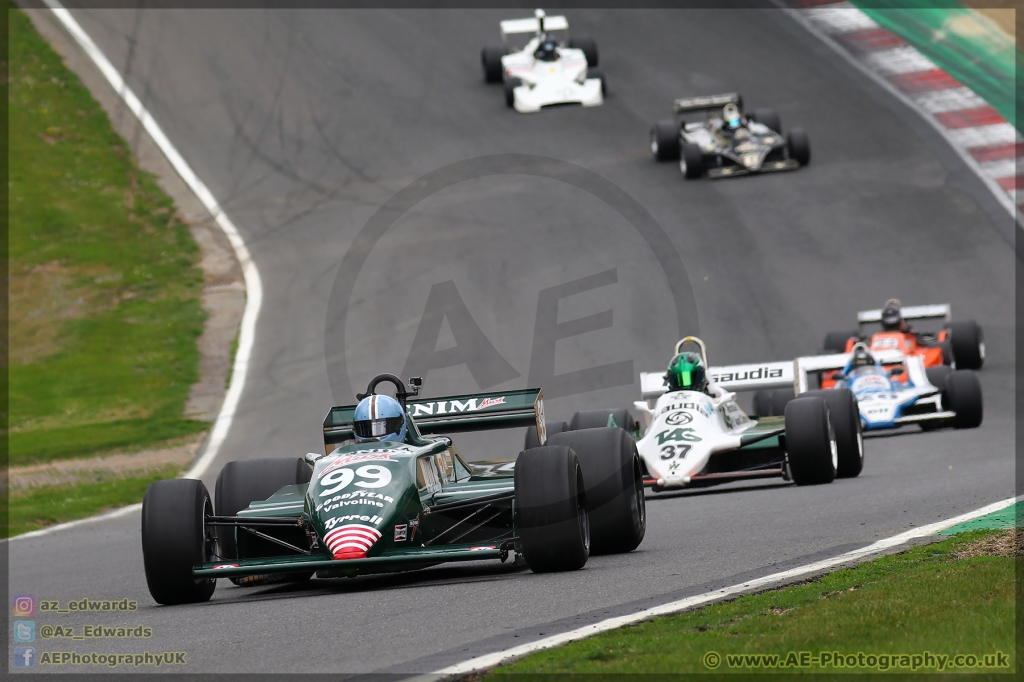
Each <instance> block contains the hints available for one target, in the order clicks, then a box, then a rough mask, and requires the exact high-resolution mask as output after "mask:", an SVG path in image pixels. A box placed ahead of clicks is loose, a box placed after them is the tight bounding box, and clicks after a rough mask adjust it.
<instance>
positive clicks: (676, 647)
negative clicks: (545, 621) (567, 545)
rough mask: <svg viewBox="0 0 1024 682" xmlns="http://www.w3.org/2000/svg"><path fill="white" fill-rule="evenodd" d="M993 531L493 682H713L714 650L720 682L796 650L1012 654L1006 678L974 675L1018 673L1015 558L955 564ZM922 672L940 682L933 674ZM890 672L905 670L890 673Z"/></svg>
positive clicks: (716, 608) (544, 658) (664, 624)
mask: <svg viewBox="0 0 1024 682" xmlns="http://www.w3.org/2000/svg"><path fill="white" fill-rule="evenodd" d="M996 532H1007V531H993V530H978V531H971V532H966V533H962V534H959V535H956V536H954V537H952V538H950V539H948V540H945V541H942V542H939V543H935V544H929V545H924V546H921V547H918V548H915V549H912V550H910V551H908V552H905V553H902V554H898V555H893V556H888V557H883V558H880V559H877V560H875V561H871V562H868V563H864V564H861V565H859V566H857V567H855V568H851V569H845V570H841V571H836V572H834V573H831V574H828V575H826V576H823V577H822V578H820V579H819V580H814V581H812V582H808V583H804V584H800V585H796V586H793V587H789V588H785V589H781V590H776V591H772V592H765V593H762V594H756V595H749V596H745V597H741V598H739V599H736V600H734V601H731V602H726V603H722V604H716V605H712V606H709V607H706V608H703V609H700V610H698V611H693V612H688V613H683V614H680V615H677V616H671V617H663V618H658V619H656V620H653V621H648V622H644V623H641V624H638V625H636V626H634V627H627V628H624V629H621V630H615V631H611V632H607V633H603V634H601V635H597V636H595V637H592V638H590V639H585V640H582V641H579V642H574V643H572V644H569V645H566V646H564V647H560V648H557V649H552V650H549V651H542V652H538V653H536V654H533V655H531V656H528V657H526V658H523V659H521V660H519V661H517V662H514V663H512V664H510V665H507V666H503V667H500V668H498V669H496V670H495V671H494V672H493V673H491V674H490V675H488V676H487V679H488V680H500V679H501V678H502V677H503V676H505V675H509V674H514V675H517V676H519V677H525V678H527V679H529V678H530V677H532V676H538V675H540V676H542V675H546V674H566V673H571V674H589V675H594V674H620V675H621V674H630V675H636V674H639V673H673V674H680V673H708V672H712V669H711V668H709V667H708V666H707V665H705V662H704V657H705V655H707V654H708V652H716V653H717V654H718V655H719V656H720V657H721V659H720V660H721V663H720V664H719V666H718V667H717V668H714V672H716V673H728V672H733V673H746V674H749V673H751V672H766V671H765V669H764V668H752V667H742V666H743V665H744V663H743V662H742V661H739V662H734V663H733V664H731V663H730V661H729V660H728V658H727V657H728V656H729V655H732V654H778V655H780V657H781V659H780V660H782V661H785V660H786V657H787V654H788V653H789V652H801V651H806V652H811V654H813V655H818V654H820V653H823V652H840V653H842V654H844V655H849V654H854V655H855V654H858V653H859V652H864V653H865V654H875V655H878V654H903V653H905V654H923V652H925V651H928V652H931V653H932V654H948V655H954V654H960V653H962V654H975V655H994V654H995V653H996V652H997V651H1001V652H1003V653H1004V654H1008V655H1009V666H1010V667H1009V668H1001V669H997V670H991V671H982V670H979V669H975V670H973V672H996V673H1007V672H1012V671H1013V670H1014V666H1015V659H1014V651H1015V648H1014V559H1011V558H1009V557H1001V556H978V557H975V558H956V557H955V556H954V554H955V553H956V552H960V551H962V550H963V549H964V548H965V547H966V546H968V545H970V544H972V543H975V542H977V541H979V540H980V539H982V538H985V537H988V536H990V535H992V534H993V533H996ZM1018 560H1019V559H1018ZM712 658H713V657H712ZM865 661H866V659H865ZM797 662H798V663H799V660H797ZM747 663H748V664H749V663H750V661H747ZM911 663H912V661H911ZM882 665H883V664H882V663H881V661H879V662H877V663H876V667H875V668H871V669H869V668H867V667H855V668H852V669H851V668H848V667H847V668H842V669H839V668H836V667H832V666H831V665H829V666H828V667H822V666H820V665H813V664H811V665H808V666H807V667H799V668H796V667H794V666H790V667H788V668H780V669H778V671H779V672H797V671H799V672H819V673H820V672H829V673H835V672H867V671H869V670H871V671H874V670H877V669H880V667H881V666H882ZM922 671H923V672H931V673H934V672H936V670H935V669H934V668H932V669H922ZM889 672H904V670H903V669H900V668H897V667H895V664H892V663H890V664H889ZM907 672H909V670H908V671H907Z"/></svg>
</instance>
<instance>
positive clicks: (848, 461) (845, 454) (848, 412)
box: [800, 388, 864, 478]
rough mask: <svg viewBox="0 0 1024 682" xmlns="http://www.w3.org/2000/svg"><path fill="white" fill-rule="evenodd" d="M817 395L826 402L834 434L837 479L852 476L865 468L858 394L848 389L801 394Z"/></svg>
mask: <svg viewBox="0 0 1024 682" xmlns="http://www.w3.org/2000/svg"><path fill="white" fill-rule="evenodd" d="M804 396H807V397H809V398H810V397H817V398H821V399H822V400H824V401H825V402H826V403H828V411H829V416H830V419H831V420H832V430H833V432H834V433H835V435H836V453H837V455H838V465H837V466H836V478H854V477H856V476H859V475H860V472H861V471H862V470H863V469H864V437H863V435H862V434H861V423H860V410H859V409H858V407H857V396H855V395H854V394H853V391H851V390H850V389H848V388H835V389H831V390H826V391H807V392H805V393H801V394H800V397H801V398H802V397H804Z"/></svg>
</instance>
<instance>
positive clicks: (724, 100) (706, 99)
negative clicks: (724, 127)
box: [672, 92, 743, 114]
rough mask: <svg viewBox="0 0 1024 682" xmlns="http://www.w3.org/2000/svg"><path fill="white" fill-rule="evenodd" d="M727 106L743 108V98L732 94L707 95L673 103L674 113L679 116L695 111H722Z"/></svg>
mask: <svg viewBox="0 0 1024 682" xmlns="http://www.w3.org/2000/svg"><path fill="white" fill-rule="evenodd" d="M726 104H735V105H736V106H738V107H739V108H740V109H742V108H743V98H742V97H740V95H739V93H735V92H730V93H727V94H724V95H706V96H703V97H686V98H684V99H677V100H676V101H674V102H672V111H674V112H675V113H677V114H685V113H690V112H695V111H709V110H711V109H721V108H722V107H724V106H725V105H726Z"/></svg>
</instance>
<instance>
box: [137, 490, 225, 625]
mask: <svg viewBox="0 0 1024 682" xmlns="http://www.w3.org/2000/svg"><path fill="white" fill-rule="evenodd" d="M212 515H213V505H212V504H211V503H210V493H208V492H207V491H206V486H205V485H203V482H202V481H196V480H193V479H190V478H176V479H172V480H169V481H157V482H156V483H153V484H151V485H150V486H149V488H147V489H146V495H145V496H144V497H143V498H142V560H143V564H144V565H145V568H146V584H147V585H148V586H149V593H150V594H151V595H153V599H155V600H156V602H157V603H158V604H164V605H171V604H191V603H194V602H203V601H209V599H210V597H212V596H213V591H214V589H216V587H217V579H216V578H202V579H198V580H197V579H195V578H193V577H192V567H193V566H195V565H196V564H202V563H205V562H207V561H210V559H211V555H212V552H211V545H212V544H213V541H212V539H210V538H207V536H206V524H205V517H207V516H212Z"/></svg>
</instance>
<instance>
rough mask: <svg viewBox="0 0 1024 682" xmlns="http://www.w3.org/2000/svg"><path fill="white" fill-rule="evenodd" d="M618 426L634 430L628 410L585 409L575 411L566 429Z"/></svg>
mask: <svg viewBox="0 0 1024 682" xmlns="http://www.w3.org/2000/svg"><path fill="white" fill-rule="evenodd" d="M606 427H607V428H613V429H615V428H618V429H625V430H627V431H636V420H635V419H633V415H631V414H630V413H629V410H626V409H622V410H587V411H585V412H577V413H576V414H574V415H573V416H572V419H570V420H569V428H568V429H567V430H568V431H578V430H580V429H599V428H606Z"/></svg>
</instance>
